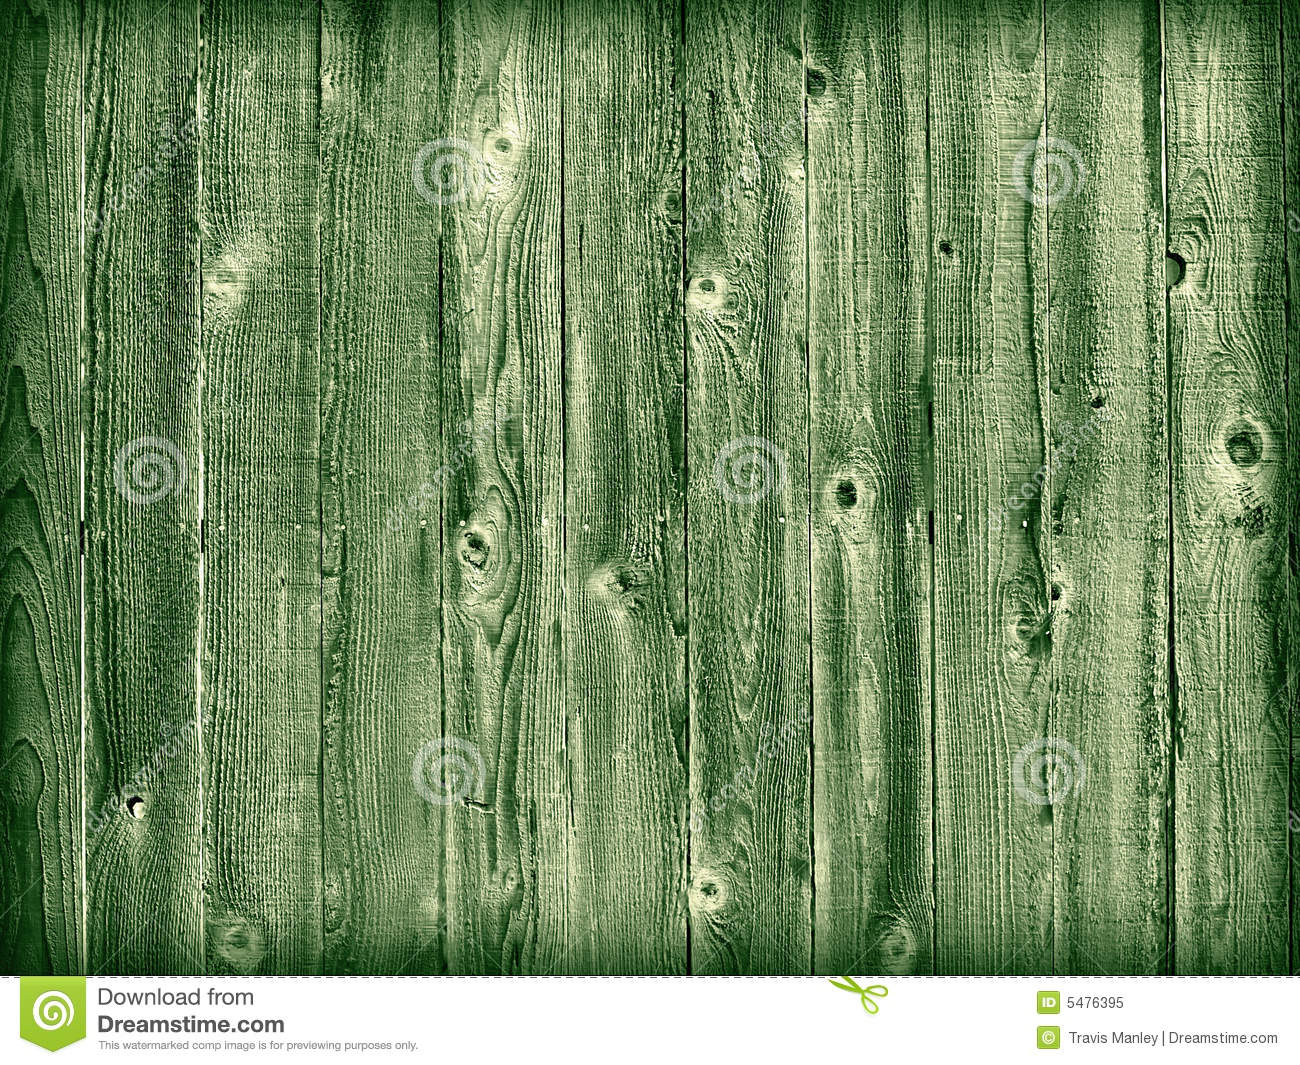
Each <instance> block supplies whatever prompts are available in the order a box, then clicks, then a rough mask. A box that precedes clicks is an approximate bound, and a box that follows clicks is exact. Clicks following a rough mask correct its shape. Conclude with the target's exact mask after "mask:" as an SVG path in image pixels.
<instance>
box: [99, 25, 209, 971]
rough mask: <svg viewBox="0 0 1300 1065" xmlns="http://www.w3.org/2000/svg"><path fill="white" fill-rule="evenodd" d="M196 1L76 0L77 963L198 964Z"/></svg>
mask: <svg viewBox="0 0 1300 1065" xmlns="http://www.w3.org/2000/svg"><path fill="white" fill-rule="evenodd" d="M198 40H199V29H198V12H197V10H196V9H195V8H193V7H189V8H187V9H185V10H182V9H180V8H178V7H174V6H172V5H170V4H165V3H161V2H159V3H113V2H109V0H96V2H93V3H88V4H87V5H86V10H85V24H84V27H83V30H82V41H83V47H84V63H85V75H84V76H85V87H84V98H85V162H84V166H85V175H86V177H85V184H86V200H85V205H84V214H83V217H82V225H83V227H84V232H85V250H84V256H85V265H84V272H85V276H84V286H85V323H84V332H83V344H84V351H85V356H84V357H85V373H86V376H85V381H84V383H83V406H84V410H85V521H86V529H85V554H86V561H85V618H84V622H85V639H86V661H85V726H86V756H85V761H86V800H87V809H86V814H85V818H86V924H87V927H86V941H87V957H86V965H87V968H88V970H89V971H90V972H91V973H198V972H203V971H204V969H205V965H206V963H205V959H204V952H203V924H202V898H201V896H202V876H203V872H202V839H203V816H204V793H203V780H202V776H203V770H202V766H201V761H200V759H201V741H200V735H199V720H198V719H199V706H198V701H197V697H196V696H197V688H198V659H197V650H198V625H199V618H200V609H201V607H200V583H199V549H200V548H199V544H200V532H199V521H200V515H201V510H200V499H201V472H202V460H201V452H202V446H201V439H200V427H199V396H200V368H199V359H200V354H199V302H198V280H197V268H198V255H199V241H198V221H199V181H198V173H199V171H198V149H199V139H200V135H201V129H200V125H201V118H200V112H199V101H198V99H197V86H198V80H197V79H198V69H199V58H198Z"/></svg>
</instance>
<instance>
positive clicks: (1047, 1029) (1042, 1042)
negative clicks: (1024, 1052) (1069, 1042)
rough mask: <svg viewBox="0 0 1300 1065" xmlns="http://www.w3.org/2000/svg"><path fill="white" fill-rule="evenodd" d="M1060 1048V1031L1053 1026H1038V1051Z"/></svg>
mask: <svg viewBox="0 0 1300 1065" xmlns="http://www.w3.org/2000/svg"><path fill="white" fill-rule="evenodd" d="M1060 1047H1061V1029H1060V1028H1058V1027H1057V1026H1056V1025H1054V1024H1044V1025H1040V1026H1039V1029H1038V1049H1039V1050H1059V1049H1060Z"/></svg>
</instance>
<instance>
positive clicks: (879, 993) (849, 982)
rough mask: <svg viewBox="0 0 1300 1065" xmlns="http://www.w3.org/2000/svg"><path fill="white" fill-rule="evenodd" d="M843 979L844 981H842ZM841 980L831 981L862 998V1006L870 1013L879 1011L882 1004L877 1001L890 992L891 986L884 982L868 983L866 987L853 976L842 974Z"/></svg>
mask: <svg viewBox="0 0 1300 1065" xmlns="http://www.w3.org/2000/svg"><path fill="white" fill-rule="evenodd" d="M840 980H843V981H844V983H840ZM840 980H832V981H831V983H832V984H833V985H834V986H835V987H838V988H841V989H842V990H844V991H852V992H853V993H854V994H856V995H858V996H859V997H860V998H861V999H862V1008H863V1009H864V1010H866V1011H867V1012H868V1013H879V1012H880V1006H879V1004H878V1003H877V1002H876V999H878V998H884V997H885V996H886V995H888V994H889V988H887V987H886V986H885V985H884V984H868V985H867V986H866V987H861V986H859V984H858V982H857V981H856V980H854V979H853V977H851V976H841V977H840Z"/></svg>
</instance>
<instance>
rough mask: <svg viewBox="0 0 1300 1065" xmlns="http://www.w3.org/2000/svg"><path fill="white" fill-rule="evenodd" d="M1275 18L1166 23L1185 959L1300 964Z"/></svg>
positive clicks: (1203, 17) (1231, 8)
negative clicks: (1288, 697)
mask: <svg viewBox="0 0 1300 1065" xmlns="http://www.w3.org/2000/svg"><path fill="white" fill-rule="evenodd" d="M1279 27H1280V14H1279V7H1278V4H1277V3H1276V2H1271V0H1252V2H1248V3H1242V4H1233V5H1228V4H1207V3H1204V2H1199V3H1180V2H1173V3H1170V4H1169V6H1168V9H1167V11H1166V19H1165V47H1166V82H1167V93H1168V100H1169V107H1168V113H1167V122H1168V129H1167V134H1166V136H1167V144H1168V174H1169V197H1168V201H1167V210H1168V215H1169V247H1170V249H1171V250H1172V251H1173V252H1174V253H1175V254H1177V255H1179V256H1181V257H1182V259H1183V260H1185V261H1186V263H1187V271H1186V276H1185V278H1184V279H1183V281H1182V282H1181V283H1180V284H1178V285H1176V286H1175V287H1174V288H1173V289H1172V290H1171V291H1170V294H1169V317H1168V329H1169V350H1170V359H1169V364H1170V370H1171V374H1170V388H1171V408H1172V411H1173V422H1172V427H1173V434H1174V435H1173V452H1172V454H1173V486H1174V494H1173V501H1174V512H1173V534H1174V537H1173V549H1174V567H1173V585H1174V596H1173V601H1174V609H1175V617H1174V625H1173V633H1174V638H1175V663H1176V666H1175V668H1176V689H1175V690H1176V704H1175V706H1176V713H1177V718H1176V731H1175V737H1174V738H1175V762H1174V819H1175V822H1174V826H1175V827H1174V841H1173V845H1174V861H1175V873H1176V884H1175V893H1174V900H1173V907H1174V912H1173V915H1172V920H1173V922H1174V959H1175V970H1176V971H1177V972H1180V973H1196V972H1207V971H1210V972H1228V973H1277V972H1286V971H1287V970H1288V966H1289V964H1290V962H1289V957H1288V946H1287V939H1288V932H1289V928H1288V924H1289V916H1290V915H1289V903H1290V890H1291V883H1290V882H1291V875H1290V873H1291V870H1290V868H1289V863H1288V854H1289V847H1288V813H1289V811H1288V804H1287V798H1288V773H1289V769H1290V765H1289V761H1290V758H1289V756H1290V739H1291V737H1290V731H1289V727H1288V721H1287V708H1286V704H1285V701H1284V699H1281V698H1279V697H1278V695H1279V692H1280V691H1285V689H1286V687H1287V685H1286V669H1287V658H1288V650H1287V645H1286V642H1285V625H1284V624H1279V622H1282V621H1284V620H1285V617H1286V614H1287V610H1288V608H1289V603H1288V581H1287V566H1286V558H1287V553H1286V551H1285V550H1283V549H1282V548H1283V545H1285V544H1286V542H1287V538H1288V530H1289V527H1290V526H1291V522H1290V519H1291V518H1292V516H1293V515H1291V514H1290V513H1289V506H1288V503H1289V496H1290V492H1289V490H1288V482H1287V468H1288V465H1289V461H1288V456H1290V455H1291V454H1292V451H1293V449H1294V447H1295V442H1294V440H1292V439H1291V437H1290V435H1289V430H1288V420H1287V393H1286V388H1285V380H1286V378H1285V371H1286V323H1285V310H1284V306H1283V298H1284V296H1285V291H1286V273H1285V269H1284V263H1283V255H1284V252H1285V249H1286V239H1285V234H1286V215H1285V208H1284V201H1283V184H1282V183H1283V163H1282V127H1281V124H1280V122H1279V116H1280V115H1281V113H1282V111H1281V72H1280V70H1279V51H1278V44H1277V42H1278V35H1279ZM1293 839H1294V836H1292V840H1293ZM1292 845H1293V844H1292Z"/></svg>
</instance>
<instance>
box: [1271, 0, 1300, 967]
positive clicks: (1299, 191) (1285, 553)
mask: <svg viewBox="0 0 1300 1065" xmlns="http://www.w3.org/2000/svg"><path fill="white" fill-rule="evenodd" d="M1281 12H1282V73H1283V86H1282V101H1283V107H1282V147H1283V157H1282V162H1283V169H1284V173H1285V178H1286V183H1285V185H1284V187H1283V191H1282V198H1283V203H1284V205H1285V207H1286V271H1287V272H1286V297H1287V304H1286V306H1287V319H1286V337H1287V352H1286V357H1287V372H1286V380H1287V390H1286V396H1287V426H1288V429H1290V427H1292V426H1296V425H1300V391H1298V390H1297V389H1296V388H1295V387H1294V386H1292V385H1291V384H1290V382H1291V374H1292V372H1293V370H1292V368H1293V367H1295V366H1296V365H1297V363H1298V361H1300V314H1297V312H1296V307H1295V302H1294V301H1295V299H1296V298H1297V296H1300V155H1297V151H1300V7H1298V6H1297V5H1295V4H1282V5H1281ZM1294 443H1295V438H1294V434H1293V435H1292V445H1293V446H1292V447H1291V448H1290V449H1289V451H1288V452H1287V454H1288V457H1289V462H1288V465H1287V471H1286V477H1287V485H1288V486H1289V495H1288V504H1287V523H1286V526H1285V528H1281V527H1280V528H1279V530H1278V533H1279V535H1278V537H1277V543H1278V552H1279V554H1280V555H1281V557H1282V558H1283V559H1284V560H1285V565H1286V577H1287V582H1288V585H1289V589H1288V591H1287V594H1286V609H1287V614H1286V616H1285V625H1284V628H1283V634H1284V637H1285V646H1286V647H1287V649H1288V651H1289V658H1288V662H1287V670H1286V676H1285V677H1284V678H1283V681H1282V683H1281V685H1280V686H1279V688H1278V702H1279V704H1280V705H1281V707H1282V712H1283V714H1284V715H1285V717H1284V719H1283V720H1284V722H1285V725H1286V727H1287V729H1288V730H1289V731H1288V740H1289V743H1288V753H1289V755H1290V758H1289V773H1290V780H1291V788H1290V802H1289V803H1288V804H1287V805H1288V808H1289V812H1288V815H1287V827H1288V829H1289V830H1290V835H1289V837H1288V843H1287V848H1286V853H1287V858H1288V859H1289V861H1290V870H1291V872H1290V876H1291V930H1290V932H1291V963H1290V964H1291V967H1290V969H1289V970H1288V971H1289V972H1291V973H1292V974H1295V973H1297V972H1300V944H1297V943H1296V933H1297V931H1300V914H1298V913H1297V909H1298V907H1297V902H1300V847H1297V846H1296V843H1295V831H1296V829H1297V828H1300V818H1297V817H1296V812H1297V811H1300V780H1297V779H1296V741H1297V739H1298V738H1300V705H1297V700H1298V699H1300V642H1297V639H1296V637H1297V635H1298V634H1300V543H1298V542H1297V537H1296V529H1297V523H1298V522H1300V487H1297V486H1298V485H1300V480H1297V478H1300V450H1298V449H1297V448H1296V447H1295V446H1294Z"/></svg>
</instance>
